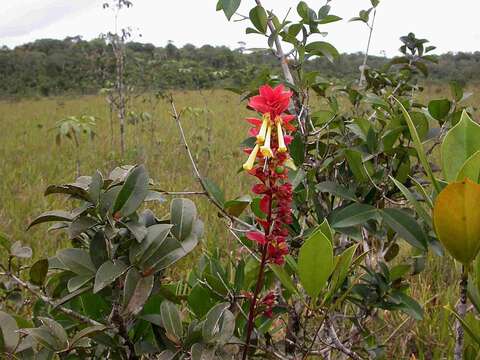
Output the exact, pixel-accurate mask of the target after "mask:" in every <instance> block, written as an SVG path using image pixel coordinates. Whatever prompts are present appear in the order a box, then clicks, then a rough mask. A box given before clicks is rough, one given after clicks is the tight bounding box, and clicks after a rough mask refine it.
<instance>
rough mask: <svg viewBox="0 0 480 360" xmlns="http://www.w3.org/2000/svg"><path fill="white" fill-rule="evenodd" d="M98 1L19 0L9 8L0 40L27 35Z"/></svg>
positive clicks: (0, 25) (0, 33) (0, 30)
mask: <svg viewBox="0 0 480 360" xmlns="http://www.w3.org/2000/svg"><path fill="white" fill-rule="evenodd" d="M95 1H96V0H76V1H72V0H41V1H39V0H17V1H15V2H14V4H15V5H11V6H10V7H8V6H7V8H6V15H7V16H5V17H3V18H2V23H0V38H2V37H17V36H23V35H27V34H29V33H31V32H33V31H35V30H39V29H43V28H45V27H47V26H50V25H52V24H54V23H56V22H58V21H60V20H62V19H64V18H66V17H68V16H71V15H73V14H78V13H79V12H82V11H83V10H85V9H88V8H89V7H90V6H91V5H92V4H94V3H95Z"/></svg>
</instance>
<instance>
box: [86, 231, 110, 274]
mask: <svg viewBox="0 0 480 360" xmlns="http://www.w3.org/2000/svg"><path fill="white" fill-rule="evenodd" d="M89 253H90V259H91V260H92V263H93V264H94V265H95V268H97V269H98V268H99V267H100V266H101V265H102V264H103V263H104V262H105V261H107V260H108V247H107V239H106V238H105V234H104V233H103V231H97V232H96V233H95V235H94V236H93V239H92V240H91V242H90V248H89Z"/></svg>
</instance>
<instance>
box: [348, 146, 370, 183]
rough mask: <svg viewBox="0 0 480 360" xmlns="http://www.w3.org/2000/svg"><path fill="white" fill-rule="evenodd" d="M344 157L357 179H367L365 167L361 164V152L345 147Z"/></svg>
mask: <svg viewBox="0 0 480 360" xmlns="http://www.w3.org/2000/svg"><path fill="white" fill-rule="evenodd" d="M345 158H346V159H347V162H348V167H349V168H350V170H351V171H352V173H353V176H354V177H355V179H356V180H357V181H360V182H364V181H367V180H368V173H367V169H366V168H365V166H364V164H363V159H362V153H361V152H359V151H357V150H352V149H346V150H345Z"/></svg>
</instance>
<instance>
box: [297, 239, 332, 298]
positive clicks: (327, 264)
mask: <svg viewBox="0 0 480 360" xmlns="http://www.w3.org/2000/svg"><path fill="white" fill-rule="evenodd" d="M333 269H334V263H333V247H332V244H331V243H330V241H329V240H328V238H327V237H326V236H325V235H324V234H323V233H322V232H320V231H316V232H315V233H314V234H313V235H312V236H311V237H309V238H308V239H307V240H306V241H305V243H304V244H303V245H302V247H301V248H300V252H299V254H298V276H299V278H300V282H301V284H302V286H303V288H304V289H305V291H306V292H307V294H308V295H309V296H310V297H311V298H312V299H316V297H317V296H318V295H319V294H320V291H322V289H323V288H324V287H325V285H326V283H327V280H328V278H329V277H330V275H331V274H332V271H333Z"/></svg>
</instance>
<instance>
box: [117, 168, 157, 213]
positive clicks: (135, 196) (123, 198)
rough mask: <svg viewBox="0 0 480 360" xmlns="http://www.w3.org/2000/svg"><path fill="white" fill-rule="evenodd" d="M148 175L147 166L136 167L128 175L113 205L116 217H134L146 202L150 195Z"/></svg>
mask: <svg viewBox="0 0 480 360" xmlns="http://www.w3.org/2000/svg"><path fill="white" fill-rule="evenodd" d="M148 182H149V179H148V173H147V170H146V169H145V166H143V165H140V166H136V167H134V168H133V169H132V170H130V172H129V173H128V176H127V178H126V179H125V182H124V184H123V185H122V187H121V189H120V192H119V193H118V195H117V197H116V199H115V203H114V205H113V209H112V213H113V214H114V216H115V217H117V218H120V217H125V216H129V215H132V214H133V213H134V212H135V211H137V209H138V208H139V207H140V205H141V204H142V203H143V201H144V200H145V198H146V196H147V194H148Z"/></svg>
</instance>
